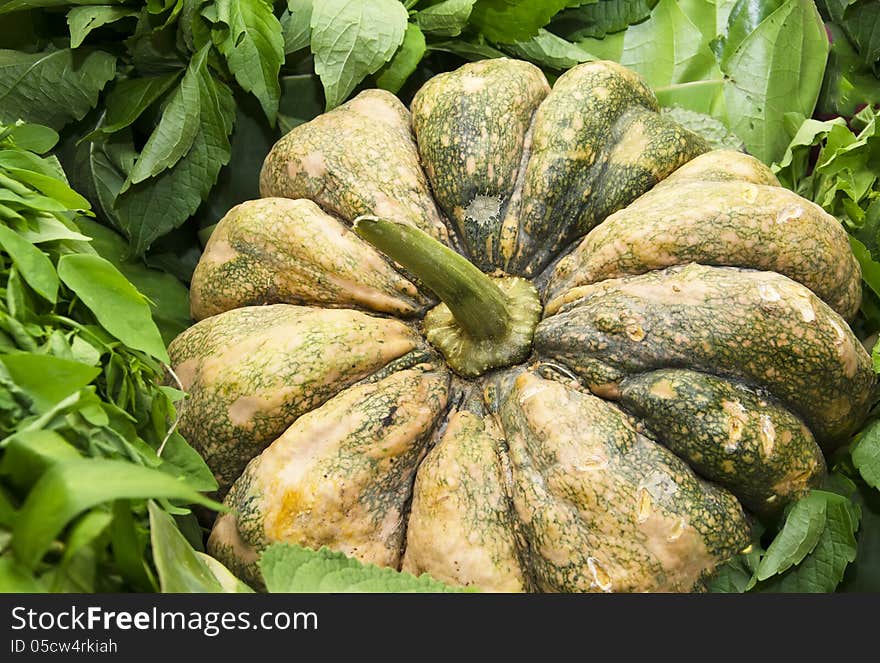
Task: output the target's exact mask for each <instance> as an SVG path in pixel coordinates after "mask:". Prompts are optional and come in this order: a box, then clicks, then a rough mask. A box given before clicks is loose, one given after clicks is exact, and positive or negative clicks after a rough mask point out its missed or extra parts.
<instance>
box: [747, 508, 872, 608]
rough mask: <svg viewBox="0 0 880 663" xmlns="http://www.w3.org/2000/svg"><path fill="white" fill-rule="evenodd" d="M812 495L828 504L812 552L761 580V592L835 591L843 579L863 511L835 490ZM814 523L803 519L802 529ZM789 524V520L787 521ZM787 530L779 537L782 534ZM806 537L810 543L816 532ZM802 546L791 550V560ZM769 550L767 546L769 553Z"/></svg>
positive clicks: (852, 557)
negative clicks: (823, 523) (834, 491)
mask: <svg viewBox="0 0 880 663" xmlns="http://www.w3.org/2000/svg"><path fill="white" fill-rule="evenodd" d="M812 495H816V496H818V497H819V499H822V500H824V501H825V503H826V506H825V509H826V517H825V527H824V528H822V531H821V533H820V534H819V536H818V539H817V540H816V543H815V545H814V547H813V549H812V552H811V553H810V554H809V555H807V556H806V557H804V558H803V560H802V561H801V562H800V564H798V565H797V566H793V567H791V568H789V569H788V571H786V572H785V573H782V574H781V575H774V576H772V577H769V578H768V579H767V580H765V581H763V582H759V584H758V585H757V587H758V589H759V591H761V592H786V593H804V592H833V591H834V590H835V589H836V588H837V586H838V585H839V584H840V581H841V580H842V579H843V574H844V571H845V570H846V566H847V565H848V564H849V563H850V562H852V561H853V560H855V558H856V549H857V544H856V539H855V532H856V530H857V529H858V526H859V518H860V513H861V512H860V510H859V508H858V506H857V505H855V504H853V503H852V502H851V501H850V500H848V499H847V498H845V497H843V496H841V495H836V494H834V493H827V492H824V491H813V493H812ZM813 522H814V521H813V520H812V519H806V520H802V521H800V523H799V526H800V527H801V528H805V527H810V526H813ZM787 524H788V522H786V525H787ZM784 533H785V529H783V533H780V535H779V536H783V534H784ZM797 534H801V533H800V532H798V533H797ZM791 536H793V537H794V538H795V539H796V540H799V539H800V536H796V535H794V534H792V535H791ZM803 536H804V538H805V539H806V541H805V543H809V542H810V539H811V538H812V536H813V535H811V534H809V533H804V534H803ZM774 542H775V541H774ZM803 547H804V544H801V545H800V546H798V548H799V549H800V550H792V551H791V552H788V553H787V555H788V559H789V560H791V559H796V557H797V554H799V553H800V551H802V550H803ZM771 548H772V544H771ZM769 552H770V551H769V549H768V554H769ZM762 561H763V560H762ZM759 568H760V567H759ZM780 568H785V567H784V566H783V567H780Z"/></svg>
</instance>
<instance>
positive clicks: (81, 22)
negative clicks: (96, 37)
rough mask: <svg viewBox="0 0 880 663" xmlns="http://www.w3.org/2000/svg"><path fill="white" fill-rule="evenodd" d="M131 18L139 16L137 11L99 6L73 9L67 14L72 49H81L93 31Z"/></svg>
mask: <svg viewBox="0 0 880 663" xmlns="http://www.w3.org/2000/svg"><path fill="white" fill-rule="evenodd" d="M131 16H137V11H135V10H133V9H129V8H128V7H113V6H110V5H98V6H95V7H75V8H74V9H71V10H70V11H69V12H68V13H67V25H68V26H69V27H70V47H71V48H77V47H79V46H80V45H81V44H82V43H83V41H84V40H85V38H86V37H87V36H88V35H89V33H90V32H91V31H92V30H96V29H97V28H100V27H101V26H102V25H107V24H109V23H115V22H116V21H120V20H122V19H123V18H129V17H131Z"/></svg>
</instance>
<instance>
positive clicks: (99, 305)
mask: <svg viewBox="0 0 880 663" xmlns="http://www.w3.org/2000/svg"><path fill="white" fill-rule="evenodd" d="M58 276H59V277H60V278H61V280H62V281H63V282H64V285H66V286H67V287H68V288H70V289H71V290H72V291H73V292H74V293H76V296H77V297H79V298H80V299H81V300H82V302H83V303H84V304H85V305H86V306H87V307H89V309H90V310H91V311H92V313H94V314H95V317H96V318H97V319H98V322H99V323H101V326H102V327H104V329H106V330H107V331H108V332H110V333H111V334H113V336H115V337H116V338H118V339H119V340H120V341H122V342H123V343H125V344H126V345H127V346H128V347H130V348H135V349H136V350H141V351H142V352H146V353H147V354H149V355H152V356H153V357H156V358H157V359H160V360H162V361H164V362H168V361H169V359H168V352H167V351H166V350H165V343H164V342H163V341H162V336H161V335H160V334H159V330H158V329H157V328H156V324H155V323H154V322H153V319H152V317H151V314H150V307H149V305H148V304H147V302H146V300H145V299H144V296H143V295H142V294H141V293H140V292H138V290H137V288H135V287H134V286H133V285H132V284H131V283H130V282H129V281H128V279H126V278H125V277H124V276H123V275H122V274H121V273H120V271H119V270H118V269H116V267H114V266H113V263H111V262H109V261H108V260H105V259H104V258H102V257H100V256H96V255H87V254H71V255H65V256H62V257H61V258H60V259H59V261H58Z"/></svg>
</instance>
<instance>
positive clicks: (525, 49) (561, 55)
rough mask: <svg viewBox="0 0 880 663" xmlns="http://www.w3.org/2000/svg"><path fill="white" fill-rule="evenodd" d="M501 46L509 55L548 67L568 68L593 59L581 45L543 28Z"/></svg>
mask: <svg viewBox="0 0 880 663" xmlns="http://www.w3.org/2000/svg"><path fill="white" fill-rule="evenodd" d="M503 48H504V50H505V51H507V52H508V53H510V54H511V55H514V56H516V57H518V58H521V59H523V60H528V61H529V62H534V63H535V64H537V65H539V66H542V67H549V68H550V69H568V68H569V67H573V66H575V65H576V64H580V63H581V62H587V61H588V60H594V59H595V57H594V56H593V55H592V54H590V53H587V51H585V50H584V49H583V48H582V47H581V46H579V45H577V44H572V43H571V42H570V41H567V40H565V39H563V38H562V37H559V36H557V35H555V34H553V33H552V32H548V31H547V30H544V29H543V28H542V29H541V30H538V34H536V35H535V36H534V37H532V38H531V39H526V40H525V41H518V42H516V43H515V44H507V45H505V46H504V47H503Z"/></svg>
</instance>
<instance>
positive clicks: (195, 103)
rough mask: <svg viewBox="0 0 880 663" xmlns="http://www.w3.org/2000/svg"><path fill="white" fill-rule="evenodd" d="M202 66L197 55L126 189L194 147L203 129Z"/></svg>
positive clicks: (174, 161)
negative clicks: (200, 114) (200, 90)
mask: <svg viewBox="0 0 880 663" xmlns="http://www.w3.org/2000/svg"><path fill="white" fill-rule="evenodd" d="M199 66H200V63H199V61H198V59H194V60H193V61H192V63H190V66H189V68H188V69H187V71H186V74H184V76H183V79H182V80H181V81H180V85H178V86H177V89H176V90H175V91H174V92H173V93H172V94H171V97H170V98H169V100H168V105H167V106H165V110H164V111H163V112H162V118H161V119H160V120H159V124H158V125H157V126H156V128H155V129H154V130H153V133H151V134H150V137H149V138H148V139H147V144H146V145H144V149H143V150H141V153H140V156H138V158H137V161H135V162H134V167H133V168H132V170H131V172H130V173H129V174H128V180H127V181H126V183H125V184H124V185H123V186H122V191H121V192H122V193H124V192H125V191H126V190H127V189H128V187H129V186H131V185H132V184H137V183H138V182H143V181H144V180H146V179H148V178H150V177H154V176H156V175H158V174H159V173H161V172H162V171H163V170H166V169H168V168H171V167H172V166H174V164H176V163H177V162H178V161H180V159H181V158H183V156H184V155H185V154H186V153H187V152H188V151H189V150H190V148H191V147H192V144H193V141H195V138H196V134H197V133H198V132H199Z"/></svg>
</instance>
